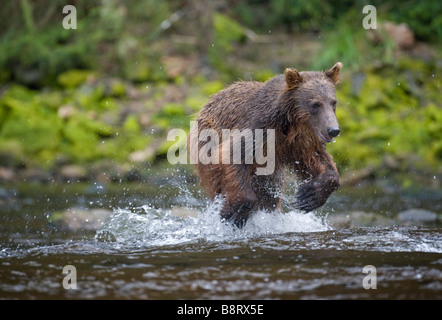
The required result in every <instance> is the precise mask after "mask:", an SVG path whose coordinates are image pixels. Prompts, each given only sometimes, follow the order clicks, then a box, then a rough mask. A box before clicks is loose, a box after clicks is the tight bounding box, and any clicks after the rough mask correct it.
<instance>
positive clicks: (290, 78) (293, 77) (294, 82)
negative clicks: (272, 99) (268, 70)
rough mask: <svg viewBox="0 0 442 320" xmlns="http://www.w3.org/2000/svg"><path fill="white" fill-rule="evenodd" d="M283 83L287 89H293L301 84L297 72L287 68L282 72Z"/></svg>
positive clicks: (300, 78) (300, 77)
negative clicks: (285, 83)
mask: <svg viewBox="0 0 442 320" xmlns="http://www.w3.org/2000/svg"><path fill="white" fill-rule="evenodd" d="M284 76H285V82H287V88H288V89H294V88H296V87H298V86H299V85H300V84H301V82H302V76H301V75H300V74H299V72H298V70H296V69H292V68H287V69H285V72H284Z"/></svg>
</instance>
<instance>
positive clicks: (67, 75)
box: [57, 70, 94, 88]
mask: <svg viewBox="0 0 442 320" xmlns="http://www.w3.org/2000/svg"><path fill="white" fill-rule="evenodd" d="M93 74H94V72H92V71H88V70H68V71H65V72H63V73H61V74H59V75H58V77H57V82H58V83H59V84H60V85H62V86H63V87H65V88H75V87H78V86H79V85H81V84H82V83H84V82H85V81H86V79H87V78H88V77H89V76H91V75H93Z"/></svg>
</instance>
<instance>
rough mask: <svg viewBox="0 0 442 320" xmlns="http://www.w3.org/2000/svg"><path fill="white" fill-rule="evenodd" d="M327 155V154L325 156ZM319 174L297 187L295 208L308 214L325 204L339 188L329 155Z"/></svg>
mask: <svg viewBox="0 0 442 320" xmlns="http://www.w3.org/2000/svg"><path fill="white" fill-rule="evenodd" d="M327 155H328V154H327ZM324 160H325V163H324V162H323V163H322V165H321V166H320V167H321V170H320V172H319V174H318V173H317V174H314V172H313V176H314V178H313V179H312V180H310V181H309V182H307V183H305V184H303V185H302V186H300V187H299V190H298V193H297V195H296V202H295V207H296V208H298V209H300V210H303V211H306V212H310V211H312V210H315V209H317V208H319V207H321V206H322V205H324V204H325V202H326V201H327V199H328V197H329V196H330V195H331V193H332V192H333V191H335V190H336V189H338V187H339V173H338V170H337V168H336V165H335V164H334V162H333V160H332V158H331V156H330V155H328V157H325V159H324Z"/></svg>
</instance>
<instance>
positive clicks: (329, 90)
mask: <svg viewBox="0 0 442 320" xmlns="http://www.w3.org/2000/svg"><path fill="white" fill-rule="evenodd" d="M341 68H342V63H341V62H338V63H336V64H335V65H334V66H333V67H332V68H330V69H329V70H327V71H324V72H318V71H306V72H298V71H297V70H296V69H291V68H289V69H286V70H285V73H284V77H285V81H286V84H287V86H286V90H285V95H286V99H285V100H286V103H287V104H288V105H291V107H290V108H289V109H288V111H287V112H288V114H287V116H288V120H289V122H290V123H292V125H293V124H294V123H298V124H299V123H300V122H304V123H306V122H307V123H308V127H309V128H311V129H312V130H313V131H314V132H315V133H316V135H317V137H318V138H319V140H320V141H322V142H324V143H327V142H330V141H332V140H333V138H335V137H337V136H338V135H339V133H340V129H339V124H338V120H337V118H336V103H337V100H336V92H335V85H336V84H337V83H338V81H339V71H340V70H341Z"/></svg>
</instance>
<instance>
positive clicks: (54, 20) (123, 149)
mask: <svg viewBox="0 0 442 320" xmlns="http://www.w3.org/2000/svg"><path fill="white" fill-rule="evenodd" d="M365 4H366V3H365V1H356V2H355V3H352V4H350V3H349V2H343V3H340V4H339V5H337V4H332V3H328V2H325V3H324V2H323V1H316V0H315V1H308V2H304V1H298V0H277V1H270V2H263V1H256V0H249V1H245V2H241V3H239V2H223V3H222V4H216V2H206V1H202V0H201V1H195V2H193V1H192V2H191V3H189V4H187V3H182V2H180V1H160V2H158V1H131V2H130V4H128V3H126V2H124V1H119V0H111V1H98V0H97V1H78V2H76V4H75V6H76V8H77V24H78V26H77V29H76V30H65V29H63V28H62V18H63V16H62V14H61V12H62V8H63V6H64V5H65V1H62V0H56V1H51V4H47V3H46V2H44V1H39V0H36V1H27V0H23V1H19V2H12V1H11V2H7V3H6V4H5V5H4V6H3V8H2V11H1V13H0V30H2V31H0V167H7V168H12V169H13V170H21V169H23V168H40V169H43V170H49V171H56V170H57V169H58V168H59V167H60V166H62V165H66V164H79V165H82V166H85V167H92V166H95V165H96V164H97V163H100V162H106V161H109V160H111V161H112V163H113V164H115V165H121V166H126V167H127V166H130V167H132V168H143V167H145V166H146V164H150V163H162V162H164V161H165V160H164V159H165V154H166V152H167V149H168V147H169V146H170V145H171V144H172V143H173V142H170V141H167V139H166V137H167V132H168V131H169V130H170V129H171V128H182V129H184V130H186V131H188V130H189V121H190V120H192V118H193V116H194V114H195V113H196V112H198V110H199V109H200V108H201V107H202V106H203V105H204V103H205V102H207V101H208V99H209V96H210V95H211V94H213V93H215V92H217V91H219V90H221V89H222V88H223V87H224V86H225V85H226V84H228V83H230V82H233V81H237V80H238V79H243V80H250V79H252V80H258V81H265V80H267V79H269V78H270V77H272V76H273V75H275V74H278V73H281V72H282V71H283V70H284V68H285V67H289V66H291V67H297V68H299V69H302V70H308V69H317V70H323V69H325V68H328V67H330V66H332V65H333V64H334V63H335V62H336V61H342V62H343V63H344V69H343V72H342V77H343V78H342V80H341V84H339V85H338V89H337V94H338V100H339V106H338V118H339V120H340V124H341V129H342V134H341V136H340V137H339V138H338V139H337V141H336V143H332V144H330V145H329V146H328V149H329V150H330V152H331V153H332V154H333V155H334V157H335V159H336V162H337V164H338V167H339V169H340V171H342V172H352V171H353V170H358V169H362V168H367V167H374V168H376V170H378V171H379V172H382V173H383V174H384V173H385V174H388V173H389V172H392V171H395V172H402V173H409V172H414V173H418V174H420V175H427V176H430V177H433V176H435V175H439V176H440V175H441V174H442V171H441V170H442V167H441V163H442V142H441V139H440V138H441V137H442V108H441V104H440V101H441V90H440V86H441V85H442V83H441V82H442V80H441V77H440V75H441V74H442V64H441V56H440V54H439V53H440V48H441V42H440V39H441V38H442V37H441V35H442V19H441V17H442V15H441V4H439V3H437V2H419V3H416V2H414V1H406V2H400V1H387V2H385V1H372V2H371V3H370V4H372V5H375V6H376V8H377V12H378V25H379V26H380V27H379V30H375V31H373V30H365V29H363V28H362V19H363V18H364V15H363V14H362V7H363V6H364V5H365ZM201 10H203V11H204V15H202V14H201V12H202V11H201ZM203 16H204V17H203ZM387 21H390V22H392V23H396V24H399V23H404V22H405V23H407V24H408V25H409V27H410V28H411V30H412V31H413V32H414V39H413V40H414V42H413V43H412V45H411V46H410V47H407V48H403V47H401V45H400V43H399V42H398V41H399V40H398V39H395V38H394V37H393V36H391V35H389V34H388V32H387V31H386V30H385V28H383V27H382V26H383V24H384V23H385V22H387Z"/></svg>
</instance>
